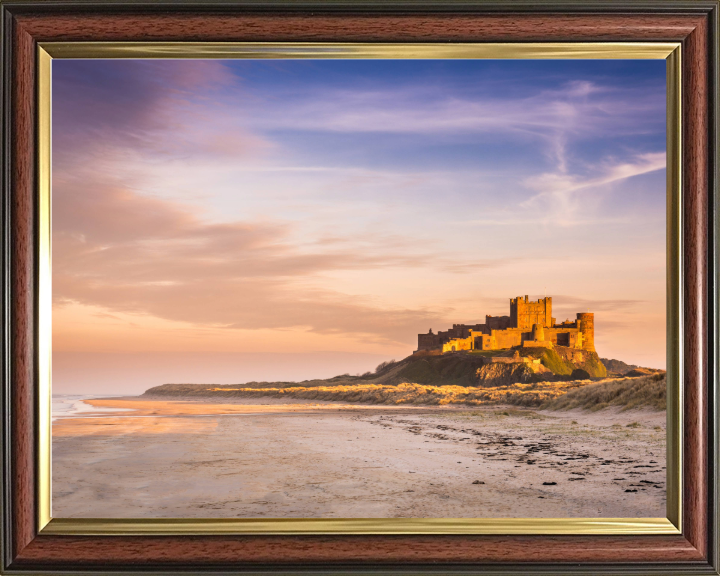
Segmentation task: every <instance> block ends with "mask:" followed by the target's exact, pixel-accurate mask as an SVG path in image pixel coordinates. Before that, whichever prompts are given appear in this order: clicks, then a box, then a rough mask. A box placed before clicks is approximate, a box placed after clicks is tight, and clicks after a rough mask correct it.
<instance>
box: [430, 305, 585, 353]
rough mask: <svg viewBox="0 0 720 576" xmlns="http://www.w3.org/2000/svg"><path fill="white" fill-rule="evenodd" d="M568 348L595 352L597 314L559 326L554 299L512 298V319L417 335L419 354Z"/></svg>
mask: <svg viewBox="0 0 720 576" xmlns="http://www.w3.org/2000/svg"><path fill="white" fill-rule="evenodd" d="M554 345H555V346H565V347H568V348H577V349H582V350H587V351H589V352H595V315H594V314H593V313H592V312H579V313H578V314H577V318H576V319H575V320H574V321H572V322H571V321H569V320H566V321H564V322H562V323H560V324H557V323H556V322H555V318H553V316H552V297H546V298H539V299H538V300H535V301H533V300H528V297H527V296H525V297H522V296H518V297H517V298H510V315H509V316H492V315H487V316H485V323H484V324H453V327H452V328H450V329H448V330H446V331H444V332H438V333H437V334H433V331H432V329H431V330H430V331H429V332H428V333H427V334H418V351H420V350H440V351H442V352H458V351H460V350H502V349H506V348H513V347H515V346H525V347H545V348H548V347H552V346H554Z"/></svg>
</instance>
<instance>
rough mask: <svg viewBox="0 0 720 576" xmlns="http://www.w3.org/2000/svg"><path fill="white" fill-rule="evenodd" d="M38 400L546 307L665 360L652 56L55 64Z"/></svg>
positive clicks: (369, 358) (245, 373) (310, 358)
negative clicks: (588, 318)
mask: <svg viewBox="0 0 720 576" xmlns="http://www.w3.org/2000/svg"><path fill="white" fill-rule="evenodd" d="M52 81H53V87H52V95H53V104H52V106H53V109H52V111H53V120H52V143H53V152H52V163H53V175H52V218H53V231H52V250H53V256H52V259H53V391H54V392H55V393H97V394H106V393H138V392H142V391H143V390H145V389H146V388H149V387H150V386H154V385H159V384H163V383H166V382H202V383H210V382H212V383H218V384H222V383H227V384H231V383H241V382H247V381H251V380H278V379H281V380H287V381H297V380H303V379H307V378H314V377H330V376H334V375H337V374H341V373H346V372H349V373H357V372H364V371H366V370H372V369H374V367H375V365H377V364H378V363H379V362H381V361H383V360H388V359H399V358H402V357H405V356H407V355H408V354H410V353H411V352H412V351H413V350H414V349H415V347H416V344H417V334H418V333H424V332H427V331H428V329H430V328H432V329H433V330H434V331H438V330H445V329H447V328H448V327H449V326H451V325H452V324H454V323H472V324H475V323H480V322H483V321H484V319H485V315H486V314H493V315H506V314H508V313H509V299H510V298H512V297H515V296H519V295H526V294H527V295H529V296H530V298H533V299H535V298H538V297H542V296H544V295H545V294H547V295H548V296H552V297H553V316H555V317H556V318H557V320H558V321H562V320H565V319H566V318H570V319H573V318H574V317H575V314H576V313H577V312H585V311H591V312H594V313H595V343H596V348H597V351H598V353H599V354H600V356H602V357H608V358H617V359H620V360H623V361H626V362H628V363H633V364H639V365H643V366H650V367H659V368H664V365H665V270H666V266H665V62H664V61H662V60H642V61H612V60H595V61H577V60H576V61H560V60H554V61H553V60H548V61H508V60H502V61H494V60H405V61H392V60H61V59H55V60H53V63H52Z"/></svg>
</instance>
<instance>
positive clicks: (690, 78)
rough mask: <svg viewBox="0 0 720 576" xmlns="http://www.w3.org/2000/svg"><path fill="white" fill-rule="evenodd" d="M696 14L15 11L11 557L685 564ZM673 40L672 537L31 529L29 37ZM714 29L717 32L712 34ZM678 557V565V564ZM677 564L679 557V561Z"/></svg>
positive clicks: (702, 130) (700, 476) (703, 486)
mask: <svg viewBox="0 0 720 576" xmlns="http://www.w3.org/2000/svg"><path fill="white" fill-rule="evenodd" d="M706 20H707V16H705V15H702V14H697V13H694V14H679V13H676V14H647V15H637V14H636V15H628V14H601V15H572V16H569V15H547V14H523V15H518V14H477V13H467V14H394V15H388V14H382V15H378V14H352V15H340V14H330V13H315V14H300V13H297V12H286V13H279V14H272V15H270V14H264V13H259V12H242V13H240V12H234V13H228V14H198V13H189V14H183V15H178V14H175V13H164V14H127V13H125V14H120V13H118V14H114V15H111V16H109V15H99V14H93V13H91V12H89V10H86V12H85V13H82V12H77V13H74V14H56V15H49V14H29V13H24V14H21V15H18V16H16V19H15V34H14V41H13V46H14V50H15V64H14V74H15V78H14V88H13V101H14V104H13V106H14V110H15V112H14V115H13V122H14V138H15V154H14V156H13V166H12V168H13V217H14V221H15V227H14V229H13V262H14V268H13V287H12V290H13V297H14V304H13V306H14V307H13V326H12V328H13V333H12V337H13V350H14V356H13V381H12V386H13V393H12V399H13V404H12V411H13V412H12V417H13V422H12V434H13V448H12V456H13V459H14V461H15V464H14V468H13V473H14V481H13V485H12V497H13V503H14V508H13V510H12V515H13V516H12V518H13V531H14V540H13V556H14V558H15V560H14V562H13V568H17V569H25V570H28V571H30V570H33V569H35V568H36V567H38V568H43V567H46V568H49V567H58V568H59V567H61V566H62V567H65V568H67V569H72V567H98V568H100V567H102V568H103V569H110V567H112V566H123V565H125V566H127V565H128V564H133V565H136V566H143V567H164V566H165V567H173V566H176V567H179V566H182V567H184V568H188V567H191V566H198V567H205V568H210V567H227V566H235V567H237V566H241V565H245V566H259V565H262V566H264V567H267V566H272V565H278V566H280V565H303V566H306V567H307V566H312V565H314V564H316V565H329V564H344V565H365V566H369V565H400V564H403V565H408V564H428V563H432V564H435V565H448V564H454V565H456V564H475V565H477V564H479V563H497V562H501V563H508V562H513V563H525V562H529V563H537V562H545V563H561V562H562V563H580V562H583V563H593V562H594V563H610V564H617V563H638V562H642V563H651V562H654V563H665V564H666V565H668V566H669V565H672V564H676V563H681V562H682V563H692V564H693V565H694V566H696V567H702V566H707V562H705V561H704V559H705V558H706V555H707V551H708V548H707V543H708V540H707V538H708V517H707V510H708V486H707V476H708V474H707V472H708V459H707V449H708V448H707V446H708V444H707V433H708V429H707V417H708V412H707V405H706V398H707V378H708V374H707V370H708V364H707V353H708V348H707V346H708V340H707V318H706V314H707V310H708V308H707V297H708V295H707V282H708V277H707V257H708V229H707V206H708V194H709V190H710V188H709V183H708V149H707V146H708V142H707V139H708V114H709V112H708V98H709V92H708V84H707V83H708V66H709V61H708V54H709V49H710V48H709V42H710V39H709V36H708V28H707V25H706ZM70 40H73V41H80V40H125V41H129V40H167V41H170V40H184V41H258V42H259V41H268V42H270V41H273V42H279V41H341V40H345V41H384V42H413V41H418V42H443V41H455V42H461V41H467V42H477V41H482V42H498V41H556V42H557V41H582V40H586V41H590V40H593V41H603V40H607V41H624V40H644V41H653V40H655V41H684V48H685V50H684V57H683V99H684V105H685V116H684V136H685V140H684V144H683V146H684V149H683V153H684V157H685V161H684V186H685V191H684V194H685V196H684V202H685V205H684V214H685V218H684V235H685V256H684V266H685V277H684V290H685V301H684V311H685V317H686V324H685V327H684V329H685V337H686V340H685V353H686V363H685V367H684V369H685V372H684V376H685V382H686V398H685V414H684V418H685V422H686V430H685V437H684V451H685V454H684V463H683V466H684V473H685V486H686V492H685V499H684V503H683V506H684V510H683V514H684V526H685V533H684V535H683V536H637V537H579V536H562V537H557V536H505V537H502V536H417V537H410V536H389V537H388V536H382V537H379V536H332V537H329V536H328V537H325V536H323V537H320V536H284V537H283V536H252V537H227V536H218V537H209V536H205V537H201V536H193V537H130V536H127V537H69V536H68V537H62V536H42V535H40V536H37V537H35V508H34V488H33V486H34V474H35V468H34V461H33V446H34V428H33V426H34V423H33V408H32V407H33V404H32V400H33V394H32V381H33V292H34V288H33V274H32V271H33V253H34V250H33V247H34V242H33V225H34V201H33V196H34V194H33V163H34V154H33V132H34V131H33V122H34V98H33V91H34V72H33V71H34V56H35V55H34V48H33V43H34V42H35V41H70ZM715 40H716V39H715ZM676 565H677V564H676ZM688 565H689V564H688Z"/></svg>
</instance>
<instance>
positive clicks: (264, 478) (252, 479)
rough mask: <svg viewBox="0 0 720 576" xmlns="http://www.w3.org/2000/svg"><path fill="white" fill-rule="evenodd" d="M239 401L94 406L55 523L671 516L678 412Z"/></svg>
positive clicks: (62, 439)
mask: <svg viewBox="0 0 720 576" xmlns="http://www.w3.org/2000/svg"><path fill="white" fill-rule="evenodd" d="M238 400H241V401H242V402H232V403H230V402H223V403H221V404H220V403H209V402H203V401H197V400H196V399H193V400H192V401H188V400H186V399H183V400H180V401H178V400H173V401H168V400H166V399H163V400H156V399H148V398H146V397H145V398H143V397H117V398H102V399H87V403H88V404H90V405H91V406H93V407H94V408H96V409H97V413H96V414H93V415H92V417H88V416H89V414H88V413H84V414H83V415H82V416H81V417H75V418H72V417H65V418H62V419H60V420H57V421H56V422H54V425H53V514H54V515H55V516H56V517H76V518H81V517H108V518H114V517H118V518H123V517H125V518H127V517H155V518H161V517H166V518H167V517H187V518H201V517H244V518H253V517H278V518H321V517H323V518H338V517H348V518H363V517H376V518H392V517H416V518H447V517H458V518H460V517H471V518H472V517H478V518H479V517H488V518H507V517H538V518H541V517H630V518H632V517H664V515H665V483H664V482H665V470H664V466H665V447H664V444H665V425H664V422H665V413H664V412H655V411H650V410H630V411H626V412H620V411H619V409H612V408H611V409H605V410H603V411H600V412H582V411H579V410H571V411H568V412H549V411H537V410H533V409H526V408H519V407H516V406H487V407H477V406H476V407H472V406H459V405H452V406H408V405H399V406H388V405H351V404H347V403H338V402H330V401H324V402H322V403H321V402H313V401H302V402H301V401H297V400H296V399H287V400H290V402H288V401H287V400H285V399H275V398H267V399H263V398H252V399H238ZM128 407H130V408H132V412H122V413H117V412H115V413H108V412H105V413H103V409H105V410H107V409H108V408H128ZM232 416H243V417H242V418H233V417H232ZM545 482H548V483H554V484H547V485H545V484H544V483H545ZM626 490H631V491H629V492H626Z"/></svg>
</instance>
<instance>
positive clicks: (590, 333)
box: [577, 312, 595, 352]
mask: <svg viewBox="0 0 720 576" xmlns="http://www.w3.org/2000/svg"><path fill="white" fill-rule="evenodd" d="M577 327H578V329H579V330H580V332H581V333H582V347H583V350H587V351H588V352H595V314H593V313H592V312H578V315H577Z"/></svg>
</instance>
